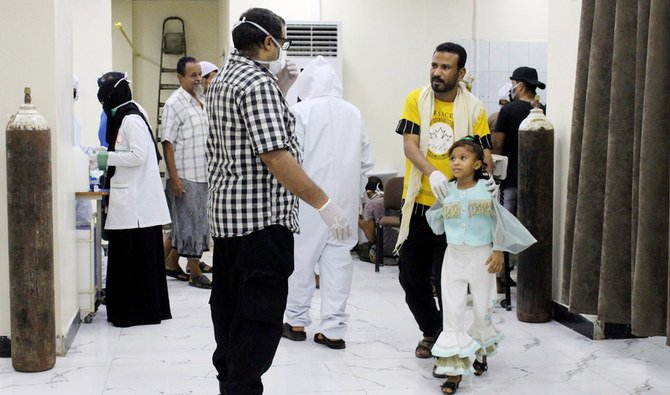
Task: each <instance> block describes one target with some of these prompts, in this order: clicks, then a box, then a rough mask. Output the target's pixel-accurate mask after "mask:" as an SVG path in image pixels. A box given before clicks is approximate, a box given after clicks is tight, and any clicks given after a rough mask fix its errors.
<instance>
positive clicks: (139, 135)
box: [107, 115, 151, 167]
mask: <svg viewBox="0 0 670 395" xmlns="http://www.w3.org/2000/svg"><path fill="white" fill-rule="evenodd" d="M149 133H150V132H149V128H147V125H146V124H145V123H144V120H143V119H142V117H140V116H139V115H128V116H126V117H125V118H124V119H123V122H122V123H121V127H120V128H119V135H120V136H121V138H122V139H126V141H127V145H128V151H112V152H110V153H109V157H108V158H107V166H122V167H133V166H140V165H141V164H142V163H144V161H145V160H146V159H147V154H148V152H149V149H150V148H151V147H150V144H149V143H148V142H150V141H151V139H150V137H149Z"/></svg>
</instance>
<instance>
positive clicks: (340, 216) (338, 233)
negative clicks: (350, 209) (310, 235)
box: [316, 199, 351, 241]
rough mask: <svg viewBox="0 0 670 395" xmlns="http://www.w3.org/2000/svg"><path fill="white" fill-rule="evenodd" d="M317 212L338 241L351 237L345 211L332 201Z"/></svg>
mask: <svg viewBox="0 0 670 395" xmlns="http://www.w3.org/2000/svg"><path fill="white" fill-rule="evenodd" d="M316 211H318V212H319V215H321V219H323V222H325V223H326V225H328V228H329V229H330V233H331V234H332V235H333V237H335V238H336V239H337V240H340V241H343V240H347V239H348V238H349V237H351V226H349V222H348V221H347V217H346V216H345V215H344V211H342V209H341V208H340V207H339V206H338V205H337V204H335V203H333V202H332V201H331V200H330V199H328V201H327V202H326V204H324V205H323V206H322V207H321V208H320V209H317V210H316Z"/></svg>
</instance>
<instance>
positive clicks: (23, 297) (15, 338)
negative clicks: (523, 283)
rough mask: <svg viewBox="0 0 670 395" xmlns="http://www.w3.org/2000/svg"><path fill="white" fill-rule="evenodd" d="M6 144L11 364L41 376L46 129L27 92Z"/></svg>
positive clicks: (47, 336)
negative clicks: (38, 373) (39, 373)
mask: <svg viewBox="0 0 670 395" xmlns="http://www.w3.org/2000/svg"><path fill="white" fill-rule="evenodd" d="M6 141H7V223H8V234H9V245H8V247H9V288H10V293H9V296H10V316H11V354H12V366H13V367H14V369H16V370H17V371H19V372H41V371H44V370H49V369H51V368H53V367H54V364H55V363H56V321H55V314H54V311H55V308H54V267H53V224H52V217H53V212H52V203H51V194H52V185H51V184H52V183H51V130H50V129H49V125H48V124H47V122H46V120H45V119H44V118H43V117H42V116H41V115H40V114H39V113H38V112H37V109H36V107H35V106H34V105H32V104H31V98H30V88H26V89H25V104H23V105H21V107H20V109H19V111H18V112H17V113H16V114H15V115H13V116H12V117H11V118H10V120H9V123H8V124H7V134H6Z"/></svg>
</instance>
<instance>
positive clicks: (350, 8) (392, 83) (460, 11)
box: [230, 0, 548, 173]
mask: <svg viewBox="0 0 670 395" xmlns="http://www.w3.org/2000/svg"><path fill="white" fill-rule="evenodd" d="M547 3H548V0H514V1H504V2H503V1H496V0H478V1H476V2H464V1H457V0H447V1H445V0H424V1H414V2H408V1H406V0H367V1H358V0H321V1H310V0H300V1H297V0H296V1H276V0H275V1H272V0H254V1H252V0H230V18H231V20H236V19H238V18H239V15H240V14H241V13H242V12H243V11H244V10H246V9H248V8H250V7H265V8H269V9H271V10H272V11H274V12H276V13H277V14H279V15H280V16H282V17H283V18H284V19H285V20H287V21H292V20H310V19H311V18H312V14H313V13H315V12H314V11H315V8H318V10H316V11H318V13H319V14H320V16H321V20H323V21H341V22H342V33H343V35H342V40H343V44H342V48H343V55H344V68H343V78H344V92H345V93H344V94H345V98H346V99H347V100H349V101H350V102H352V103H353V104H354V105H356V106H357V107H359V108H360V110H361V112H362V113H363V116H364V117H365V121H366V125H367V128H368V131H369V134H370V139H371V142H372V146H373V152H374V158H375V164H376V167H378V168H394V169H396V170H398V172H399V173H403V172H404V167H405V162H404V156H403V152H402V138H401V137H400V136H398V135H396V134H395V133H394V130H395V127H396V124H397V122H398V119H399V116H400V112H401V110H402V106H403V103H404V99H405V96H406V95H407V94H408V93H409V92H410V91H411V90H412V89H414V88H418V87H420V86H422V85H425V84H427V83H428V71H429V65H430V60H431V56H432V53H433V50H434V49H435V46H436V45H437V44H439V43H441V42H444V41H455V40H459V39H470V38H474V37H475V36H476V38H478V39H488V40H492V39H495V40H501V41H504V40H507V41H509V40H524V41H533V40H540V41H541V40H546V39H547V29H546V25H547V19H548V16H547V11H546V10H547ZM475 4H476V7H475ZM524 17H526V18H528V19H531V18H532V22H529V23H526V24H522V23H510V21H514V20H515V18H516V19H522V18H524ZM473 21H474V22H473ZM468 56H469V59H468V64H467V66H469V67H474V64H475V63H474V58H475V56H474V54H468ZM470 57H471V58H472V59H473V63H470ZM475 83H476V82H475Z"/></svg>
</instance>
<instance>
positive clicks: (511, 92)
mask: <svg viewBox="0 0 670 395" xmlns="http://www.w3.org/2000/svg"><path fill="white" fill-rule="evenodd" d="M519 85H521V83H520V82H517V84H516V85H514V86H512V87H511V88H510V89H509V101H511V102H512V101H514V99H516V94H517V92H516V87H517V86H519Z"/></svg>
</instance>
